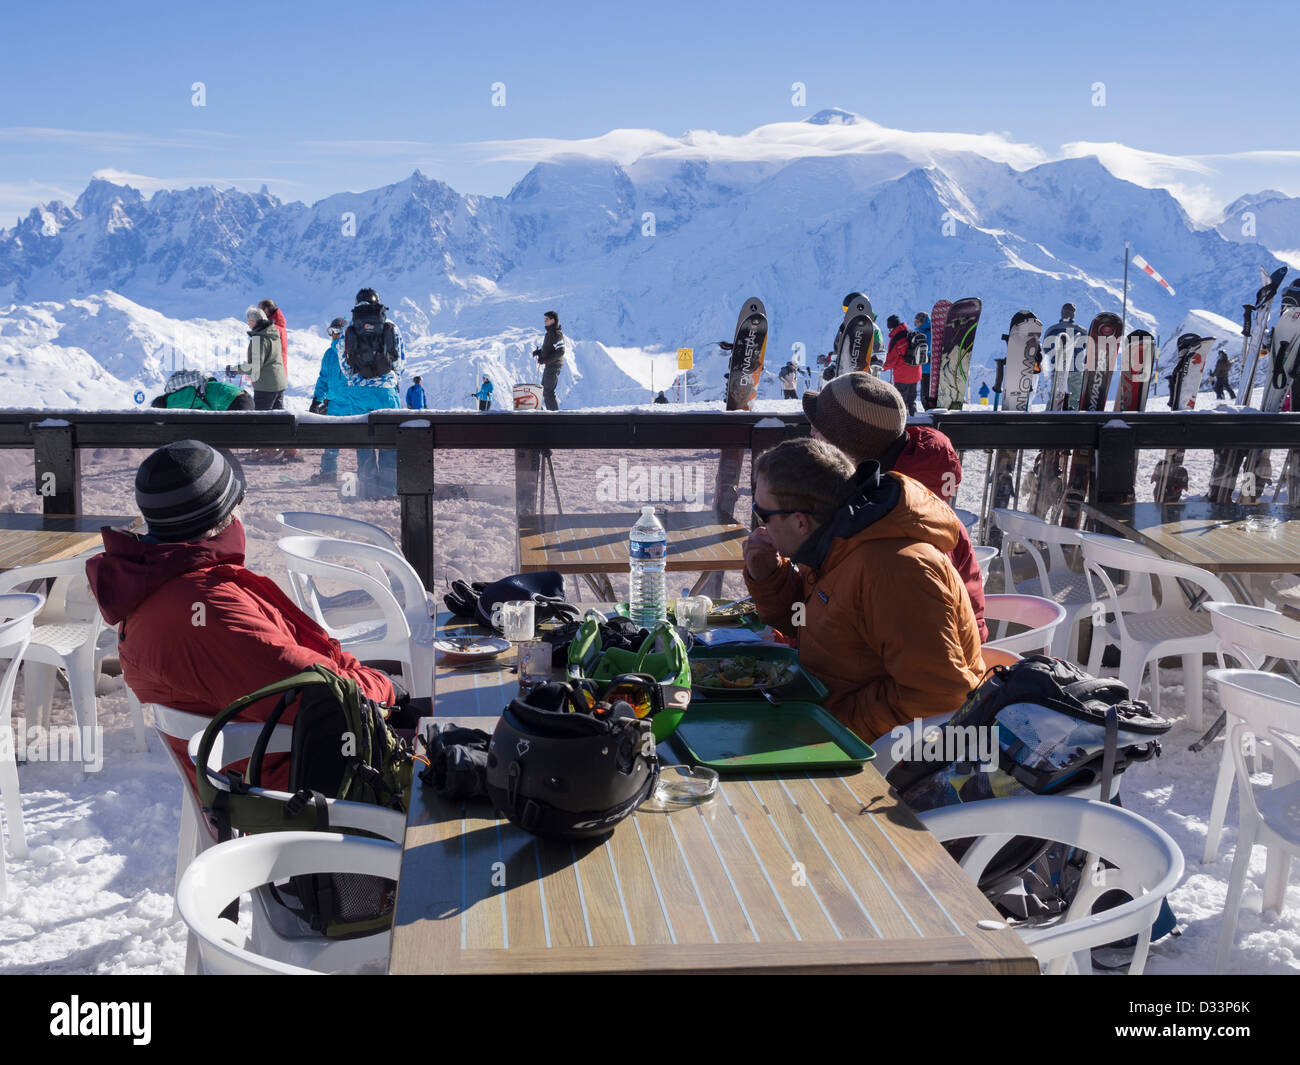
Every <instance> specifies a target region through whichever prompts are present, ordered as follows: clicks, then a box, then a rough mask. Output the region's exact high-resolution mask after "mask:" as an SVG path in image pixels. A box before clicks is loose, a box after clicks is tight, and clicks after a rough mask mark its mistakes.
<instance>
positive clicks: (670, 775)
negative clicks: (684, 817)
mask: <svg viewBox="0 0 1300 1065" xmlns="http://www.w3.org/2000/svg"><path fill="white" fill-rule="evenodd" d="M717 790H718V774H717V773H716V772H715V771H714V770H712V769H709V768H707V767H705V766H702V765H695V766H692V765H666V766H664V767H663V768H662V769H660V770H659V783H658V784H657V785H656V786H655V790H654V794H653V795H651V796H650V802H649V804H650V805H651V806H653V807H657V808H658V809H660V810H674V809H677V808H678V807H681V806H699V805H700V804H701V803H706V802H708V801H709V800H710V799H712V798H713V794H714V792H716V791H717Z"/></svg>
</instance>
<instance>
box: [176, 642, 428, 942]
mask: <svg viewBox="0 0 1300 1065" xmlns="http://www.w3.org/2000/svg"><path fill="white" fill-rule="evenodd" d="M273 695H278V696H279V699H278V701H277V702H276V705H275V708H274V709H273V710H272V711H271V714H270V716H269V717H268V718H267V720H266V722H265V724H264V725H263V726H262V732H261V735H260V736H259V737H258V739H257V743H256V745H255V746H254V748H253V753H252V755H251V756H250V757H249V759H248V767H247V770H246V771H245V772H244V773H240V772H238V771H237V770H228V771H226V773H225V777H226V780H227V782H228V785H229V789H230V790H229V791H226V790H223V789H221V788H218V787H217V786H216V785H215V784H214V783H213V782H212V780H211V779H210V778H209V777H208V775H207V774H206V773H204V772H202V771H200V772H199V773H198V775H197V776H198V779H197V783H198V793H199V801H200V802H201V804H202V806H203V811H204V813H205V814H207V815H208V816H209V817H210V818H211V819H212V821H213V823H214V824H215V825H216V828H217V834H218V838H219V839H221V840H226V839H229V838H231V835H232V834H233V833H234V832H236V831H237V832H243V833H254V832H276V831H280V832H283V831H335V830H333V829H331V828H330V824H329V813H328V808H327V807H326V805H325V799H326V798H332V799H346V800H348V801H350V802H363V803H373V804H375V805H378V806H384V807H387V808H388V809H391V810H398V811H401V812H403V813H405V811H406V804H407V798H408V796H409V794H410V790H411V768H412V752H411V748H410V745H409V744H408V743H407V742H406V741H405V740H403V739H402V738H401V737H400V736H398V735H397V734H396V733H395V732H394V731H393V729H392V728H391V726H389V724H388V721H387V718H386V715H385V713H384V711H383V710H382V709H381V708H380V706H379V704H378V703H376V702H375V701H374V700H373V699H370V698H368V697H367V696H365V695H363V694H362V693H361V690H360V689H359V688H358V687H357V684H356V681H354V680H352V679H350V678H347V677H341V676H339V675H338V674H337V673H334V672H333V671H331V670H330V669H328V668H326V667H325V666H322V665H315V666H312V667H311V668H310V669H306V670H303V672H301V673H296V674H294V675H293V676H290V677H286V678H284V679H283V680H280V681H276V682H275V683H274V684H268V685H267V686H266V687H264V688H259V689H258V690H257V691H255V692H252V693H251V694H249V695H245V696H243V697H242V698H240V699H236V700H235V701H234V702H233V703H231V704H230V705H229V706H227V707H226V708H225V709H224V710H222V711H221V713H219V714H218V715H217V716H216V717H214V718H213V719H212V720H211V722H209V724H208V727H207V728H206V729H204V731H203V738H202V740H201V741H200V742H199V753H198V761H197V764H198V765H199V766H205V765H207V763H208V754H209V752H210V751H211V750H212V746H213V743H214V742H215V740H216V737H217V735H218V734H219V733H220V732H221V730H222V729H223V728H224V727H225V726H226V725H227V724H228V723H229V722H230V721H231V720H232V719H233V718H235V717H236V715H238V714H239V712H240V711H242V710H243V709H244V708H245V707H247V706H249V705H250V704H252V703H256V702H258V701H259V700H261V699H265V698H267V697H268V696H273ZM295 701H296V702H297V713H296V714H295V716H294V721H293V725H292V728H293V735H292V741H291V744H290V749H289V791H290V792H291V797H290V798H289V799H288V800H287V801H286V800H283V799H280V798H276V797H274V796H273V795H270V794H267V793H265V792H262V793H258V792H254V791H252V790H250V789H255V788H256V789H260V788H261V780H262V764H263V759H264V756H265V754H266V748H267V745H268V743H269V742H270V739H271V734H272V732H273V731H274V729H275V726H276V724H277V723H278V722H279V721H280V718H281V717H283V716H284V712H285V710H286V709H287V708H288V707H289V706H290V704H292V703H294V702H295ZM341 741H342V742H341ZM349 831H352V832H353V834H356V835H364V833H361V832H356V831H354V830H349ZM290 884H291V888H292V893H293V895H296V896H297V898H296V899H290V898H288V897H286V896H284V895H283V894H282V893H281V891H280V890H279V889H277V888H276V887H274V886H272V888H271V891H272V893H273V894H275V896H276V898H277V899H279V901H280V902H281V903H282V904H283V905H284V906H285V907H286V908H288V909H289V910H290V911H292V912H293V913H294V914H296V915H297V916H298V917H299V918H301V919H302V920H303V921H304V922H306V923H307V924H309V925H310V926H311V928H312V929H313V930H314V931H316V932H319V933H321V934H323V935H325V936H328V937H330V938H333V939H347V938H353V937H356V936H364V935H372V934H374V933H375V932H378V931H382V930H383V929H385V928H387V927H389V926H390V925H391V924H392V919H393V903H394V901H395V899H396V892H397V885H396V883H395V882H393V881H391V880H387V879H385V878H383V877H375V876H367V875H362V874H355V873H347V874H342V873H321V874H311V875H306V876H295V877H291V878H290Z"/></svg>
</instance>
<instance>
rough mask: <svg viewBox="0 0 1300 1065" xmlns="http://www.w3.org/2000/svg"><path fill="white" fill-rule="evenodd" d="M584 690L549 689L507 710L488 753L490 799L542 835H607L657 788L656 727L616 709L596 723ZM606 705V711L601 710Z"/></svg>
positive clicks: (621, 708) (556, 686) (617, 705)
mask: <svg viewBox="0 0 1300 1065" xmlns="http://www.w3.org/2000/svg"><path fill="white" fill-rule="evenodd" d="M591 702H592V700H591V699H590V697H589V696H588V695H587V694H586V692H585V691H584V690H583V689H582V688H581V687H579V686H577V685H573V684H564V683H552V684H544V685H542V686H541V687H540V688H537V689H535V690H534V691H532V692H531V693H529V695H528V697H527V699H526V700H521V699H515V700H512V701H511V703H510V705H509V706H507V707H506V709H505V711H504V712H503V713H502V715H501V720H500V721H498V722H497V727H496V729H495V731H494V732H493V733H492V742H491V743H490V744H489V746H488V762H487V792H488V797H489V798H490V799H491V800H492V802H493V803H495V804H496V808H497V809H498V810H500V811H501V813H502V814H503V815H504V816H505V817H506V818H507V819H508V820H509V821H510V822H511V823H512V824H515V825H517V826H518V827H520V828H522V829H523V830H524V831H525V832H531V833H533V834H534V835H538V836H559V837H562V838H566V839H583V838H586V837H591V836H603V835H605V834H606V833H608V832H610V831H611V830H612V829H613V828H614V826H615V825H617V824H618V823H619V822H620V821H622V820H623V819H624V818H625V817H627V816H628V814H630V813H631V812H632V811H633V810H635V809H636V808H637V807H638V806H640V805H641V803H643V802H645V800H646V799H647V798H649V797H650V794H651V792H653V791H654V788H655V785H656V784H657V783H658V781H659V759H658V757H657V756H656V754H655V745H654V739H653V736H652V734H651V728H652V723H651V721H650V719H649V718H638V717H636V715H635V714H634V713H633V711H632V708H631V707H630V706H629V705H628V704H627V703H623V702H616V703H614V704H613V706H612V707H609V708H607V709H605V710H604V711H603V712H602V713H601V716H596V713H594V712H593V710H592V708H591ZM597 705H598V707H599V706H603V704H597Z"/></svg>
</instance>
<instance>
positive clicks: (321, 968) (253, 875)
mask: <svg viewBox="0 0 1300 1065" xmlns="http://www.w3.org/2000/svg"><path fill="white" fill-rule="evenodd" d="M401 864H402V848H401V846H400V845H399V844H397V843H393V842H390V841H388V840H378V839H363V838H361V837H357V836H336V835H332V834H330V833H327V832H266V833H261V834H259V835H255V836H245V837H243V838H241V839H234V840H230V841H228V842H226V843H219V844H217V846H215V847H212V848H210V849H209V850H207V851H204V852H203V853H202V854H200V855H199V856H198V857H197V858H195V859H194V861H193V862H191V863H190V867H189V868H188V869H186V870H185V875H184V876H183V877H182V878H181V885H180V889H179V890H178V891H177V895H176V903H177V906H178V908H179V909H180V911H181V917H182V918H184V920H185V923H186V924H187V925H188V926H189V928H190V932H191V933H192V934H193V935H194V936H195V937H196V939H197V941H198V945H199V947H198V949H199V953H200V954H201V956H202V958H203V968H204V971H205V972H209V973H221V974H227V975H237V974H238V975H254V974H261V973H284V974H296V975H307V974H311V973H321V972H358V971H363V970H365V971H375V970H378V971H383V969H385V968H387V961H388V956H389V953H390V950H389V948H388V944H389V943H390V942H391V935H390V934H388V933H385V934H383V935H382V936H371V937H367V938H368V939H376V940H380V939H382V940H383V941H384V943H385V950H384V953H383V956H382V958H381V957H377V956H376V957H372V958H370V959H368V961H366V962H364V963H359V964H358V963H356V962H355V961H352V962H341V960H340V957H339V956H338V955H329V954H324V953H318V954H317V955H316V956H315V957H312V958H302V957H294V958H285V957H279V956H272V955H267V954H265V953H263V952H261V951H259V950H258V948H257V947H256V946H255V945H254V943H253V942H252V939H251V937H250V936H247V935H245V934H244V932H243V931H241V930H240V929H239V928H238V926H236V925H235V924H233V923H232V922H230V921H228V920H225V919H224V918H222V917H221V912H222V910H224V909H225V908H226V906H228V905H229V904H230V902H231V900H232V899H237V898H238V897H239V896H240V895H242V894H243V893H244V892H249V891H251V892H253V894H254V896H256V895H258V894H259V892H258V891H257V889H258V888H260V887H261V886H262V885H264V884H269V883H273V882H275V881H278V880H285V879H288V878H289V877H291V876H303V875H306V874H309V873H363V874H368V875H370V876H382V877H387V878H388V879H390V880H396V879H397V877H398V873H399V872H400V870H401ZM341 942H343V943H348V942H356V941H355V940H353V941H349V940H343V941H341Z"/></svg>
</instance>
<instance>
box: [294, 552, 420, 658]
mask: <svg viewBox="0 0 1300 1065" xmlns="http://www.w3.org/2000/svg"><path fill="white" fill-rule="evenodd" d="M276 546H277V547H279V549H280V551H281V552H282V553H283V554H284V556H285V567H286V568H287V569H288V571H289V577H290V581H291V582H292V581H293V580H294V578H295V575H301V576H305V577H319V578H322V579H327V580H335V581H339V582H341V583H344V584H347V585H350V586H351V587H354V588H360V589H361V590H362V591H364V592H366V593H367V594H368V595H369V596H370V597H371V598H372V599H374V601H375V603H376V605H377V606H378V607H379V611H380V614H382V616H383V619H384V622H385V624H386V625H387V626H388V636H389V637H390V638H398V637H405V638H407V639H409V638H410V635H411V626H410V622H409V620H408V619H407V617H406V613H405V610H404V608H403V606H402V604H401V603H400V602H398V599H397V596H396V594H395V593H394V591H393V587H392V584H391V583H390V582H389V580H388V579H381V578H382V577H386V576H389V575H391V577H392V578H395V579H396V580H397V581H398V582H399V587H400V588H401V591H402V594H403V596H404V598H405V599H406V602H408V603H416V604H419V607H420V608H421V609H422V610H423V613H422V615H421V616H422V617H423V618H424V619H426V620H427V618H428V613H427V609H424V604H425V596H424V586H423V585H422V584H420V581H419V578H418V577H417V576H416V575H415V571H414V570H413V569H411V567H410V564H409V563H407V562H406V560H405V559H404V558H402V557H401V556H400V555H396V554H394V552H392V551H387V550H385V549H384V548H382V547H375V546H374V545H373V544H363V543H359V542H356V541H352V540H332V539H328V538H326V537H323V536H286V537H284V538H283V539H281V540H277V541H276ZM348 561H351V562H352V563H353V564H352V565H349V564H347V563H348ZM399 561H400V564H399ZM359 565H360V566H364V567H365V568H364V569H362V568H357V567H358V566H359ZM376 570H377V571H378V573H379V576H376V575H375V572H376ZM412 582H414V584H413V585H412ZM294 587H295V588H296V590H297V591H298V592H299V593H300V594H301V595H302V597H303V601H302V602H301V603H300V604H299V605H300V606H301V607H302V609H303V610H305V611H306V612H307V613H308V614H310V615H311V616H312V618H313V620H315V621H316V623H317V624H319V625H320V626H321V627H322V628H325V629H328V628H329V625H328V624H327V622H326V620H325V614H324V611H323V609H322V607H321V604H320V601H319V598H318V595H317V592H316V589H315V584H314V582H308V581H302V580H299V581H298V583H297V584H295V585H294Z"/></svg>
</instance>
